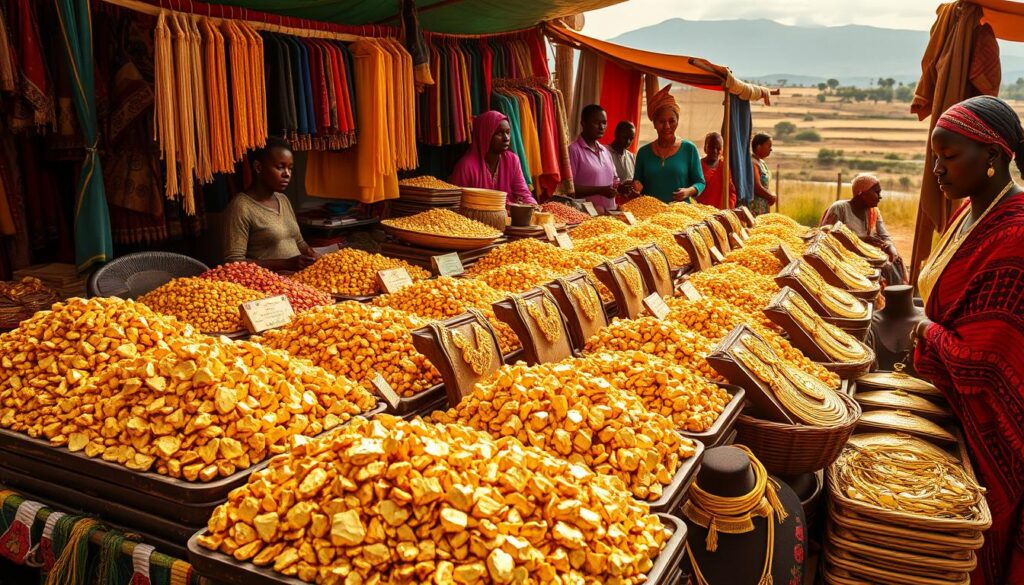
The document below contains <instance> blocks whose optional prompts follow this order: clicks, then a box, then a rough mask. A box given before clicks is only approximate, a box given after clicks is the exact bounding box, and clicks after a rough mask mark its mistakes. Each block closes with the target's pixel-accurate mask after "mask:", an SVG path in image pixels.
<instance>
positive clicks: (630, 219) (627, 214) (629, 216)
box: [622, 211, 636, 225]
mask: <svg viewBox="0 0 1024 585" xmlns="http://www.w3.org/2000/svg"><path fill="white" fill-rule="evenodd" d="M622 218H623V219H625V220H626V224H627V225H636V216H635V215H633V212H632V211H623V212H622Z"/></svg>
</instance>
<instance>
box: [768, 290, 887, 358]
mask: <svg viewBox="0 0 1024 585" xmlns="http://www.w3.org/2000/svg"><path fill="white" fill-rule="evenodd" d="M782 307H783V308H784V309H786V311H787V312H788V313H789V316H790V317H792V318H793V320H794V321H796V322H797V324H799V325H800V327H801V328H802V329H803V330H804V331H806V332H807V334H808V335H810V336H811V338H812V339H814V341H815V343H817V344H818V347H820V348H821V349H823V350H824V351H825V353H826V354H828V356H829V357H830V358H832V361H835V362H846V363H856V362H860V361H861V360H864V359H865V358H867V357H868V353H867V351H866V350H865V347H864V346H863V345H861V344H860V343H858V342H857V340H856V339H854V338H853V336H852V335H850V334H849V333H847V332H846V331H843V330H842V329H840V328H839V327H836V326H835V325H833V324H831V323H829V322H828V321H825V320H824V319H822V318H821V316H820V315H818V314H817V313H815V312H814V310H813V309H811V306H810V305H808V304H807V301H805V300H804V298H803V297H801V296H800V295H798V294H796V293H795V292H794V293H790V294H789V295H787V296H786V298H785V300H784V301H783V302H782Z"/></svg>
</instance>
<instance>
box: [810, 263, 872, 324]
mask: <svg viewBox="0 0 1024 585" xmlns="http://www.w3.org/2000/svg"><path fill="white" fill-rule="evenodd" d="M795 272H796V278H797V280H799V281H800V284H802V285H804V287H805V288H806V289H807V290H808V291H809V292H810V293H811V294H813V295H814V296H816V297H818V299H819V300H821V302H822V304H824V305H825V307H827V308H828V309H829V311H831V312H832V313H833V314H835V315H836V316H839V317H845V318H847V319H863V318H864V317H866V316H867V312H868V309H867V307H866V306H864V303H862V302H860V301H859V300H858V299H857V297H855V296H853V295H851V294H850V293H848V292H846V291H845V290H841V289H839V288H836V287H834V286H832V285H831V284H829V283H827V282H825V281H824V280H822V278H821V275H819V274H818V273H817V272H815V271H814V268H813V267H810V266H808V265H807V264H806V263H804V262H801V263H800V265H799V266H797V269H796V271H795Z"/></svg>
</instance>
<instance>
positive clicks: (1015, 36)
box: [970, 0, 1024, 42]
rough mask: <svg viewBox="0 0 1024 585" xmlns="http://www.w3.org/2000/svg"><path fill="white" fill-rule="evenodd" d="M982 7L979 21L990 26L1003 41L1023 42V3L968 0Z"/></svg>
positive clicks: (1000, 0) (996, 0) (1007, 0)
mask: <svg viewBox="0 0 1024 585" xmlns="http://www.w3.org/2000/svg"><path fill="white" fill-rule="evenodd" d="M970 2H971V3H972V4H976V5H978V6H980V7H981V8H982V15H983V16H982V19H981V22H982V23H985V24H989V25H991V26H992V30H993V31H994V32H995V34H996V37H998V38H1000V39H1003V40H1004V41H1018V42H1024V3H1021V2H1011V1H1010V0H970Z"/></svg>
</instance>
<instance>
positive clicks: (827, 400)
mask: <svg viewBox="0 0 1024 585" xmlns="http://www.w3.org/2000/svg"><path fill="white" fill-rule="evenodd" d="M731 353H732V354H733V356H735V357H736V359H737V360H738V361H739V362H740V363H741V364H743V365H744V366H746V368H747V369H748V370H750V371H751V372H752V373H753V374H754V376H755V377H756V378H758V379H759V380H760V381H761V382H764V383H765V384H767V385H768V387H769V388H770V389H771V391H772V394H774V395H775V398H776V399H777V400H778V401H779V403H780V404H782V406H783V408H785V409H786V411H788V412H790V413H791V414H793V416H795V417H796V418H797V419H799V420H800V421H801V422H803V423H804V424H808V425H812V426H823V427H828V426H836V425H839V424H842V423H844V422H846V420H847V418H848V417H849V410H848V409H847V407H846V404H845V403H844V402H843V401H842V400H841V399H840V398H839V395H838V394H836V392H835V391H834V390H832V389H831V388H829V387H827V386H825V384H824V382H822V381H821V380H819V379H817V378H815V377H814V376H811V375H810V374H807V373H805V372H803V371H802V370H798V369H795V368H792V367H790V366H788V365H787V364H785V363H784V362H783V361H782V360H781V359H780V358H779V357H778V355H776V354H775V352H774V351H772V349H771V348H770V347H768V345H767V344H766V343H764V342H763V341H761V340H760V339H758V338H757V337H754V336H753V335H743V336H741V337H740V339H739V344H738V345H734V346H733V347H732V349H731Z"/></svg>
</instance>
